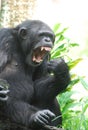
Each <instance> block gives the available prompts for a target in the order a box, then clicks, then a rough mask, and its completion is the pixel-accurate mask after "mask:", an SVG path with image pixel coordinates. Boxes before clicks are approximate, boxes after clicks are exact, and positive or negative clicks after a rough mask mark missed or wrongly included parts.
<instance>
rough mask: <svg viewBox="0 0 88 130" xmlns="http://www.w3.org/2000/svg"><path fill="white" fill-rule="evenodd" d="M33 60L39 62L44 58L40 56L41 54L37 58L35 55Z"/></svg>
mask: <svg viewBox="0 0 88 130" xmlns="http://www.w3.org/2000/svg"><path fill="white" fill-rule="evenodd" d="M33 61H35V62H37V63H39V62H41V61H42V59H41V57H40V56H38V57H37V58H36V57H35V56H33Z"/></svg>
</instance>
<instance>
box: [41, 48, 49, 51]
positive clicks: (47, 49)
mask: <svg viewBox="0 0 88 130" xmlns="http://www.w3.org/2000/svg"><path fill="white" fill-rule="evenodd" d="M43 50H46V51H51V48H50V47H41V51H43Z"/></svg>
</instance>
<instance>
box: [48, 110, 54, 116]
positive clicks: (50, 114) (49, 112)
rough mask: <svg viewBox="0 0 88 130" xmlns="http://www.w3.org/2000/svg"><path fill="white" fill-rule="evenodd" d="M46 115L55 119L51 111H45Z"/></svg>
mask: <svg viewBox="0 0 88 130" xmlns="http://www.w3.org/2000/svg"><path fill="white" fill-rule="evenodd" d="M46 114H47V115H49V116H50V117H52V118H54V117H55V114H54V113H52V112H51V111H49V110H48V111H46Z"/></svg>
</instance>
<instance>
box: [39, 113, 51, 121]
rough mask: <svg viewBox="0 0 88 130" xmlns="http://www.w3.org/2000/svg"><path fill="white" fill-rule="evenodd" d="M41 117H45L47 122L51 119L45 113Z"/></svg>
mask: <svg viewBox="0 0 88 130" xmlns="http://www.w3.org/2000/svg"><path fill="white" fill-rule="evenodd" d="M41 116H43V117H44V118H45V119H47V120H49V119H50V118H49V116H48V115H46V114H45V113H43V114H42V113H41Z"/></svg>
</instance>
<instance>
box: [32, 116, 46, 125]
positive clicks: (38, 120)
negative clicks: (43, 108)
mask: <svg viewBox="0 0 88 130" xmlns="http://www.w3.org/2000/svg"><path fill="white" fill-rule="evenodd" d="M34 122H36V123H37V124H38V125H43V126H44V125H46V123H45V122H43V121H42V120H41V119H39V118H38V117H36V118H35V119H34Z"/></svg>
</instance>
